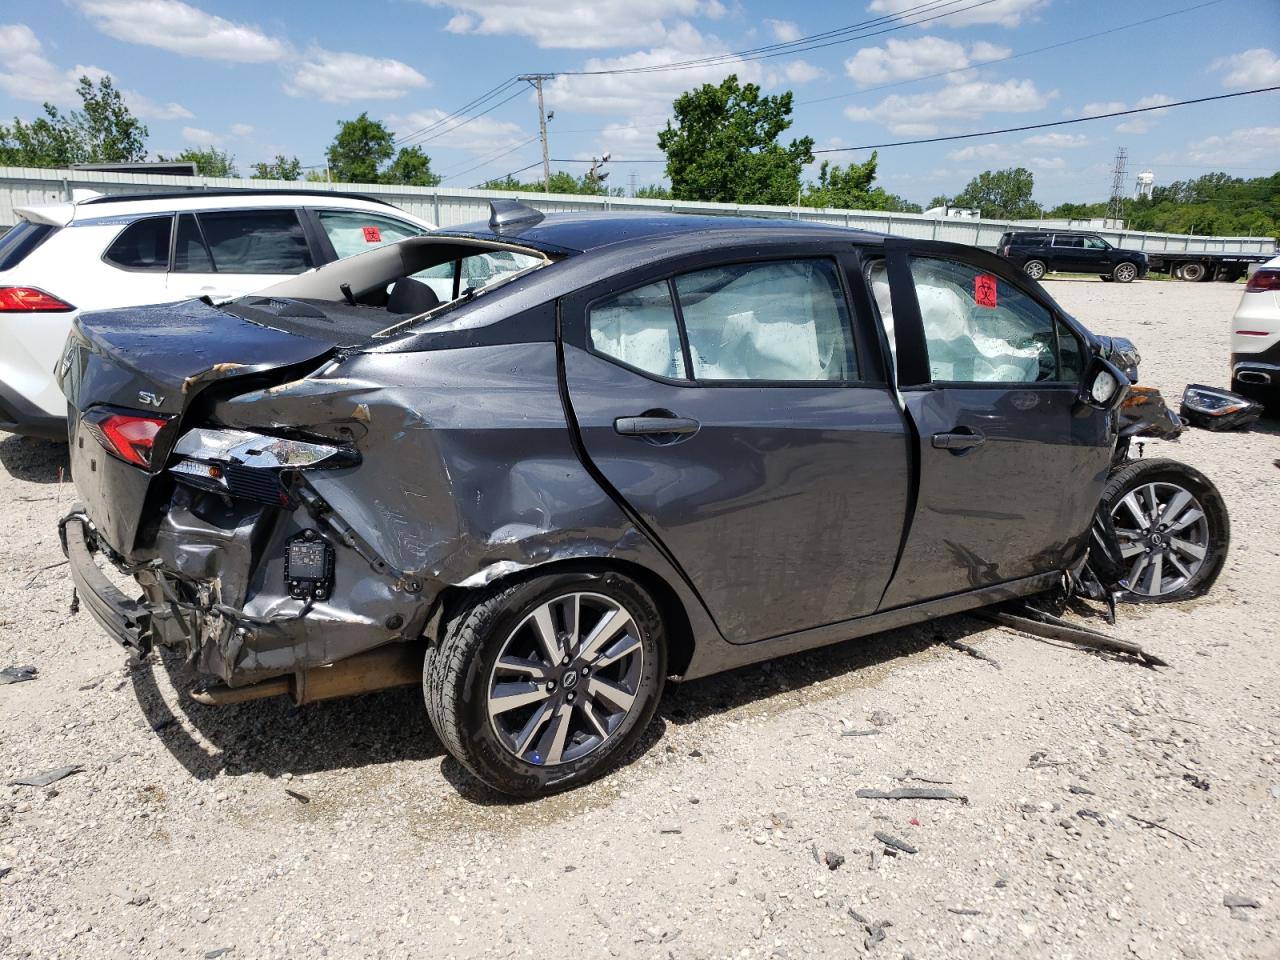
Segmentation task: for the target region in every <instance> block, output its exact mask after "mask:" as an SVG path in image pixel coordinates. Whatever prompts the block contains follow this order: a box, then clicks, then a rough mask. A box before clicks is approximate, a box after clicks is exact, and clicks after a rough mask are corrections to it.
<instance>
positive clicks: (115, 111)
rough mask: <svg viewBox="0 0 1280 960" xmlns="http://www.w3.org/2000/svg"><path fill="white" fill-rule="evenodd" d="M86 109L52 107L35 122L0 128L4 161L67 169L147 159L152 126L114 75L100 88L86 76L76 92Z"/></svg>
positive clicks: (100, 83)
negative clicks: (126, 98) (114, 80)
mask: <svg viewBox="0 0 1280 960" xmlns="http://www.w3.org/2000/svg"><path fill="white" fill-rule="evenodd" d="M76 93H77V95H78V96H79V97H80V103H81V109H80V110H73V111H71V112H70V113H64V112H62V111H61V110H59V109H58V108H57V107H55V106H54V105H53V104H51V103H46V104H44V107H43V112H44V115H43V116H41V117H37V118H36V119H35V120H32V121H30V122H26V121H23V120H21V119H19V118H17V117H15V118H14V120H13V125H12V126H11V127H6V126H4V125H3V124H0V162H4V163H6V164H12V165H17V166H30V167H62V166H69V165H70V164H73V163H122V162H127V161H138V160H144V159H146V156H147V145H146V141H147V128H146V126H145V125H144V124H143V123H141V122H140V121H139V120H138V118H137V117H135V116H134V115H133V114H132V112H130V110H129V108H128V106H126V105H125V102H124V98H123V97H122V96H121V95H120V91H119V90H117V89H116V88H115V85H114V84H113V83H112V82H111V78H110V77H103V78H102V79H101V80H99V81H98V82H97V84H96V85H95V84H94V82H93V81H92V80H90V79H89V78H88V77H81V78H80V83H79V85H78V87H77V88H76Z"/></svg>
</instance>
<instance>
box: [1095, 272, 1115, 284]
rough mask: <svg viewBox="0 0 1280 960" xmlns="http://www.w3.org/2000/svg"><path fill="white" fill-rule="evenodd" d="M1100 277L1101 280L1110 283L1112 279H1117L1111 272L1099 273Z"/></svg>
mask: <svg viewBox="0 0 1280 960" xmlns="http://www.w3.org/2000/svg"><path fill="white" fill-rule="evenodd" d="M1098 279H1099V280H1101V281H1102V282H1103V283H1110V282H1111V281H1112V280H1114V279H1115V277H1113V276H1111V274H1109V273H1100V274H1098Z"/></svg>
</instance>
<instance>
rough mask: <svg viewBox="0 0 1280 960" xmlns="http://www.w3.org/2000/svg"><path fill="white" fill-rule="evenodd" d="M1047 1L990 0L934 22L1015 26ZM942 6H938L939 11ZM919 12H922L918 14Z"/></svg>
mask: <svg viewBox="0 0 1280 960" xmlns="http://www.w3.org/2000/svg"><path fill="white" fill-rule="evenodd" d="M1048 5H1049V0H993V2H991V3H983V4H977V5H973V6H971V8H970V9H965V8H963V7H962V8H960V10H958V11H957V12H956V13H954V14H952V15H951V16H946V17H942V18H940V19H938V20H935V21H933V22H934V23H945V24H946V25H947V26H949V27H968V26H972V25H973V24H976V23H996V24H999V25H1000V26H1002V27H1016V26H1018V25H1019V24H1021V23H1022V21H1023V20H1026V19H1029V18H1030V17H1031V16H1032V14H1034V13H1035V12H1036V11H1037V10H1042V9H1044V8H1045V7H1047V6H1048ZM919 7H920V2H919V0H871V5H870V6H868V7H867V9H868V10H870V11H871V12H872V13H888V14H902V13H906V12H907V11H908V10H915V9H917V8H919ZM945 9H946V8H942V9H939V10H938V13H941V12H943V10H945ZM921 15H922V16H923V15H925V14H923V13H922V14H921Z"/></svg>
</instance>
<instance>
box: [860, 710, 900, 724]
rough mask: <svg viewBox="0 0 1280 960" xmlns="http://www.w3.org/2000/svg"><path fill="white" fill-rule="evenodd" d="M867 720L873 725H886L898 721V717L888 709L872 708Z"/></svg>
mask: <svg viewBox="0 0 1280 960" xmlns="http://www.w3.org/2000/svg"><path fill="white" fill-rule="evenodd" d="M867 720H868V721H869V722H870V724H871V725H872V726H873V727H887V726H889V725H890V724H894V723H897V722H898V718H897V717H895V716H894V715H893V714H892V713H890V712H889V711H888V710H872V711H871V716H869V717H867Z"/></svg>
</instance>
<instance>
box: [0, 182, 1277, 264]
mask: <svg viewBox="0 0 1280 960" xmlns="http://www.w3.org/2000/svg"><path fill="white" fill-rule="evenodd" d="M237 187H239V188H257V189H272V188H275V189H281V188H288V189H291V190H314V191H316V192H317V193H325V192H327V191H330V190H344V191H354V192H357V193H364V194H368V195H369V196H374V197H377V198H379V199H381V200H386V201H388V202H390V203H394V204H395V205H396V206H398V207H402V208H404V209H405V210H407V211H409V212H410V213H413V214H416V215H417V216H419V217H423V218H424V219H427V220H430V221H431V222H432V223H435V224H438V225H439V226H442V227H451V226H456V225H457V224H460V223H468V222H471V221H475V220H486V219H488V216H489V201H490V200H496V199H520V200H522V201H524V202H526V203H528V204H529V205H531V206H534V207H537V208H538V209H539V210H542V211H544V212H547V213H562V212H572V211H585V210H618V211H628V210H629V211H649V212H653V211H655V210H665V211H670V212H673V213H699V214H709V215H712V216H735V215H736V216H751V217H773V218H779V219H790V220H811V221H816V222H818V223H832V224H838V225H840V226H845V227H852V228H855V229H859V230H870V231H873V232H876V233H891V234H894V235H896V236H902V237H916V238H919V239H928V240H949V241H952V242H955V243H967V244H972V245H974V246H978V247H986V248H987V249H994V248H995V246H996V244H997V243H998V242H999V240H1000V235H1001V234H1003V233H1005V232H1006V231H1008V230H1017V229H1020V230H1027V229H1036V228H1037V223H1036V222H1035V221H1026V220H1021V221H1007V220H962V219H952V218H938V217H932V216H926V215H925V214H921V213H886V212H885V211H883V210H831V209H816V208H813V207H772V206H754V205H745V204H742V205H740V204H732V203H699V202H696V201H689V200H641V199H637V198H633V197H588V196H577V195H570V194H545V193H528V194H525V193H511V192H506V191H497V190H466V189H461V188H455V187H402V186H389V185H385V184H374V183H313V182H309V181H292V182H289V181H283V180H251V179H245V180H238V179H229V178H226V177H177V176H157V175H154V174H137V173H103V172H89V171H84V170H55V169H41V168H35V167H0V226H9V225H12V224H13V223H14V221H15V220H16V219H17V217H16V214H15V213H14V208H16V207H23V206H35V205H39V204H47V203H57V202H60V201H66V200H69V199H71V196H72V191H75V190H96V191H97V192H99V193H104V194H126V193H171V192H174V191H177V190H192V191H199V190H206V189H226V188H237ZM1050 229H1052V228H1050ZM1090 232H1092V233H1097V234H1099V235H1100V236H1102V237H1105V238H1106V239H1107V240H1108V241H1110V242H1111V243H1112V244H1114V245H1115V246H1118V247H1129V248H1131V249H1138V250H1145V251H1147V252H1149V253H1169V252H1174V253H1176V252H1178V251H1183V250H1195V251H1207V252H1210V253H1269V254H1275V253H1276V241H1275V239H1274V238H1273V237H1205V236H1195V235H1186V234H1177V233H1154V232H1149V231H1141V230H1093V231H1090Z"/></svg>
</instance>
